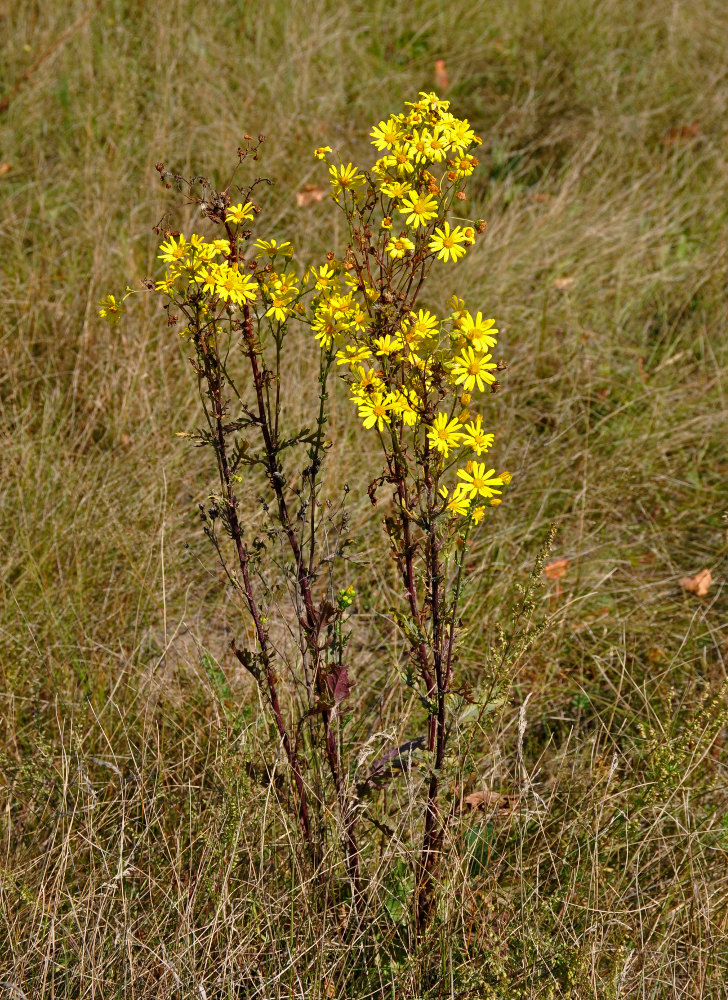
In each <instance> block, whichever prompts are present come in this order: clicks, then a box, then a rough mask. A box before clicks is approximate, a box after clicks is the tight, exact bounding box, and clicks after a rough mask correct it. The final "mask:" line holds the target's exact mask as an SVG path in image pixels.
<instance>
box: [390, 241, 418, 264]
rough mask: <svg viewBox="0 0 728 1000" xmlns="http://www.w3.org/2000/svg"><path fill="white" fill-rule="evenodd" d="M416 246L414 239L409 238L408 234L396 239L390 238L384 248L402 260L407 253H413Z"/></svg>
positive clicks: (392, 255)
mask: <svg viewBox="0 0 728 1000" xmlns="http://www.w3.org/2000/svg"><path fill="white" fill-rule="evenodd" d="M414 248H415V245H414V243H413V242H412V240H408V239H407V237H406V236H400V237H398V239H396V240H390V241H389V243H387V245H386V247H385V248H384V249H385V250H386V251H387V253H388V254H389V255H390V257H394V259H395V260H400V259H401V258H402V257H404V255H405V254H406V253H411V252H412V250H414Z"/></svg>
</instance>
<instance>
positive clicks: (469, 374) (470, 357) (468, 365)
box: [451, 347, 498, 392]
mask: <svg viewBox="0 0 728 1000" xmlns="http://www.w3.org/2000/svg"><path fill="white" fill-rule="evenodd" d="M497 367H498V366H497V365H496V363H495V362H494V361H491V355H490V354H476V353H475V351H474V350H473V348H472V347H466V348H465V350H464V351H463V353H462V354H461V355H460V357H458V358H455V360H454V361H453V363H452V369H451V372H452V374H453V375H454V376H455V385H462V386H463V388H464V389H465V390H466V392H470V391H471V390H472V389H473V388H474V387H475V386H476V385H477V387H478V389H479V391H480V392H482V391H483V386H484V385H485V384H486V383H488V384H490V383H491V382H495V375H492V374H491V372H492V370H493V369H494V368H497Z"/></svg>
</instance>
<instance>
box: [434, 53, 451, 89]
mask: <svg viewBox="0 0 728 1000" xmlns="http://www.w3.org/2000/svg"><path fill="white" fill-rule="evenodd" d="M435 86H436V87H437V89H438V90H441V91H442V90H447V88H448V87H449V86H450V75H449V74H448V71H447V67H446V66H445V60H444V59H436V60H435Z"/></svg>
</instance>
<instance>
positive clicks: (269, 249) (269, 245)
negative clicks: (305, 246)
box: [255, 240, 293, 258]
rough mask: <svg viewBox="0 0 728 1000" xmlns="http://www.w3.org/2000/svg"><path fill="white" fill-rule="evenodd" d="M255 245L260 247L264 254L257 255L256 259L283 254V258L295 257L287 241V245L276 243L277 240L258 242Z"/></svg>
mask: <svg viewBox="0 0 728 1000" xmlns="http://www.w3.org/2000/svg"><path fill="white" fill-rule="evenodd" d="M255 245H256V246H257V247H258V249H259V250H261V251H262V253H257V254H256V255H255V256H256V257H264V256H268V257H271V258H272V257H275V256H276V255H277V254H281V255H282V256H283V257H292V256H293V247H292V245H291V244H290V243H289V242H288V241H286V242H285V243H280V244H279V243H276V241H275V240H256V241H255Z"/></svg>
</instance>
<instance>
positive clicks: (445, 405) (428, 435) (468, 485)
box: [306, 93, 505, 523]
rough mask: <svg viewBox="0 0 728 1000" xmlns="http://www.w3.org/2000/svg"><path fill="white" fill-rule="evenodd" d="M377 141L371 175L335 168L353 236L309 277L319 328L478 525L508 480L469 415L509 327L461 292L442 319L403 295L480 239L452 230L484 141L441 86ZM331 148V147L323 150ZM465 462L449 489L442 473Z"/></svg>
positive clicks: (361, 397) (356, 388) (381, 422)
mask: <svg viewBox="0 0 728 1000" xmlns="http://www.w3.org/2000/svg"><path fill="white" fill-rule="evenodd" d="M370 136H371V138H372V145H373V146H375V148H376V149H377V150H378V151H379V152H380V153H381V154H382V155H381V156H380V158H379V159H378V160H377V161H376V162H375V164H374V166H373V167H372V168H371V170H370V171H368V172H367V171H360V170H359V169H358V168H357V167H355V166H354V165H353V164H351V163H347V164H345V165H344V164H340V165H339V166H338V167H337V166H334V165H331V166H330V167H329V174H330V177H331V183H332V187H333V192H332V194H333V197H334V200H335V201H337V202H338V203H339V204H340V205H341V207H342V208H343V209H344V210H345V211H346V213H347V216H348V218H349V222H350V226H351V232H352V238H353V241H352V245H350V247H349V250H348V251H347V255H346V257H345V259H344V260H343V261H332V262H331V263H330V264H327V265H325V266H324V267H322V268H319V269H318V270H315V269H314V270H312V271H311V272H310V274H309V275H307V279H306V280H309V281H312V282H313V284H314V294H315V296H316V298H315V300H314V302H313V305H312V321H311V325H312V329H313V332H314V335H315V336H316V338H317V339H318V340H319V341H320V343H321V345H322V346H323V347H324V348H325V349H327V350H330V351H331V352H333V354H334V355H335V357H336V361H337V364H339V365H346V366H348V374H347V376H346V378H347V381H348V383H349V385H350V389H351V399H352V401H353V402H354V403H355V405H356V407H357V409H358V413H359V417H360V418H361V420H362V423H363V425H364V427H365V428H367V429H375V430H376V431H377V432H378V433H379V434H380V435H382V438H383V444H384V446H385V449H389V451H390V452H391V451H393V450H394V451H396V450H399V452H400V453H401V452H402V450H403V449H404V448H406V447H408V445H407V444H406V441H407V440H409V441H410V442H411V453H412V454H415V455H419V456H421V457H422V456H428V455H429V458H428V459H427V461H429V462H430V463H431V465H432V467H433V468H434V470H435V476H436V479H437V482H438V484H439V492H440V496H441V497H442V500H443V510H445V509H447V510H449V511H450V512H451V513H452V514H456V515H461V516H469V517H472V519H473V520H474V521H475V522H476V523H477V522H478V521H479V520H480V519H481V517H482V516H483V511H484V508H483V507H482V506H479V504H480V503H481V502H482V500H483V499H485V500H489V501H490V502H491V504H493V505H495V504H497V503H500V501H499V500H498V499H497V498H498V495H499V494H500V493H501V490H500V489H499V487H501V486H503V485H504V482H505V479H504V478H503V476H502V475H501V476H498V475H496V474H495V470H494V469H486V465H485V463H484V462H480V461H477V460H475V459H479V458H480V457H481V456H483V455H484V454H485V453H486V452H487V451H488V450H489V449H490V448H491V446H492V445H493V441H494V435H493V434H492V433H490V432H487V431H486V430H485V429H484V428H483V424H482V418H481V417H480V416H477V415H476V416H471V415H470V413H469V412H468V411H467V407H468V406H469V405H470V403H471V399H472V394H473V393H482V392H485V391H489V390H490V387H491V386H492V384H493V383H494V382H495V375H494V372H495V371H496V369H497V367H498V366H497V364H496V362H495V361H494V360H493V358H492V354H491V353H490V352H491V349H492V348H493V347H495V345H496V335H497V333H498V330H497V329H496V328H495V321H494V320H493V319H484V318H483V314H482V312H477V313H475V314H473V313H471V312H470V311H468V310H467V309H466V308H465V304H464V302H463V301H462V300H461V299H457V298H453V299H452V300H451V302H450V303H449V305H450V307H451V312H450V313H449V314H448V315H446V316H445V317H443V318H439V317H438V316H436V315H435V314H434V313H433V312H431V311H430V310H428V309H421V308H413V307H412V305H411V301H410V300H408V298H407V294H406V291H405V292H404V293H403V292H402V290H403V289H405V290H406V289H408V288H411V287H413V285H414V284H415V283H417V282H419V283H420V284H421V280H422V278H424V275H425V273H426V269H427V267H428V266H429V264H430V263H431V262H432V261H433V260H441V261H444V262H450V261H452V262H457V261H458V260H459V259H461V258H462V257H463V256H464V254H465V253H466V251H467V248H468V247H470V246H472V245H473V244H474V242H475V227H474V226H471V225H465V226H459V225H451V223H450V221H448V220H447V219H446V218H445V216H446V214H447V212H448V211H449V210H450V209H451V208H452V206H453V205H455V204H458V203H460V202H462V201H464V200H465V198H464V195H463V193H462V187H463V183H464V181H465V179H466V178H467V177H469V176H470V175H471V174H472V173H473V170H474V169H475V167H476V166H477V160H476V159H475V158H474V157H473V156H472V155H470V153H469V150H470V149H471V147H473V146H476V145H477V144H479V143H480V139H478V138H477V136H476V135H475V133H474V132H473V130H472V128H471V127H470V124H469V122H468V121H467V120H466V119H458V118H456V117H455V116H454V115H452V114H451V113H450V111H449V103H448V102H447V101H443V100H441V99H440V98H439V97H437V95H436V94H432V93H422V94H420V95H419V100H417V101H415V102H413V103H409V104H406V105H405V110H404V111H403V112H402V113H401V114H394V115H391V116H390V117H389V118H388V119H387V120H386V121H384V120H383V121H380V122H379V124H378V125H376V126H375V127H374V128H373V129H372V131H371V132H370ZM329 153H331V150H330V149H329V148H328V147H320V148H319V149H318V150H316V153H315V155H316V156H317V158H319V159H324V158H325V157H326V156H327V155H328V154H329ZM372 205H375V206H378V209H379V211H381V218H382V221H381V223H380V224H375V223H373V222H372V221H371V220H372ZM357 219H358V220H359V222H357ZM398 223H399V225H398ZM410 279H412V280H410ZM471 456H474V458H473V457H471ZM458 465H460V467H459V468H456V477H455V482H454V483H453V486H452V488H451V489H450V490H448V488H447V487H446V486H445V485H444V484H442V483H441V479H440V477H441V476H444V475H445V474H446V473H448V471H449V470H450V469H451V467H453V466H456V467H457V466H458Z"/></svg>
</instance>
